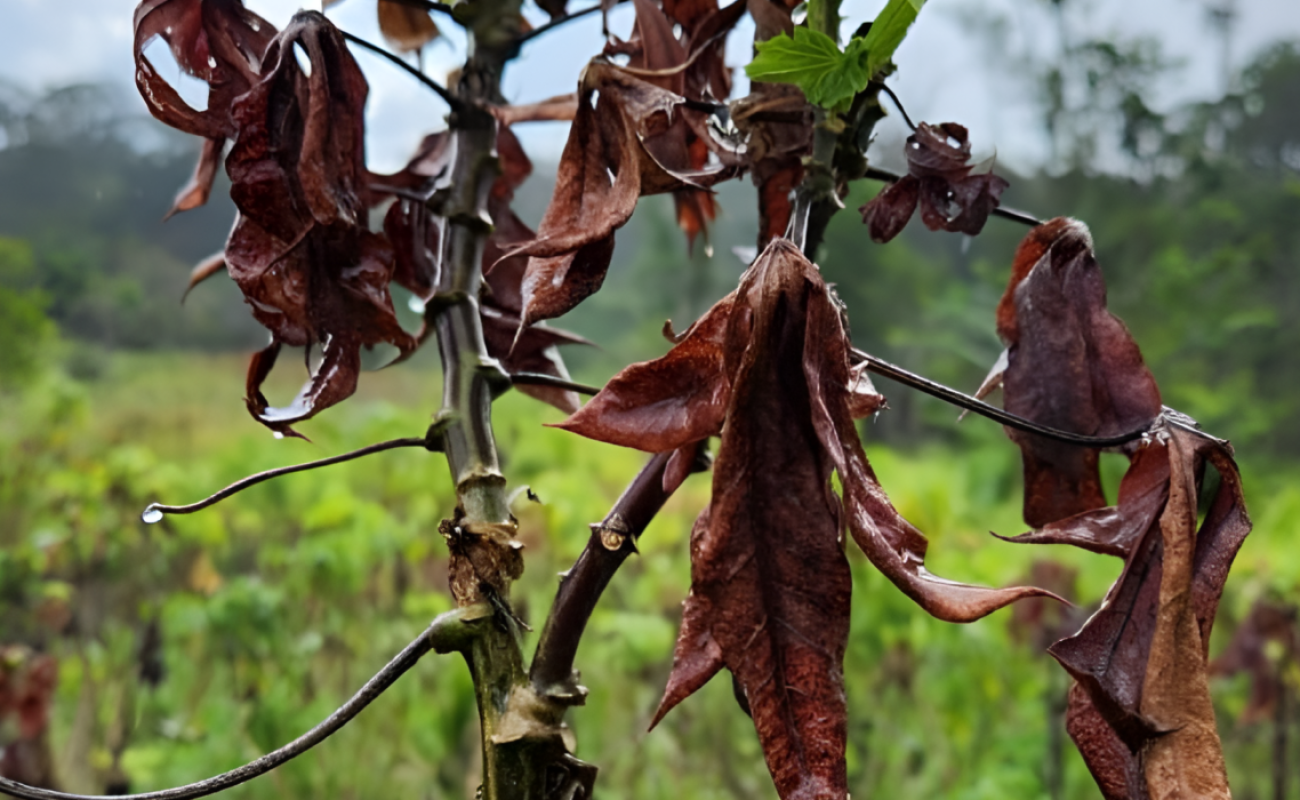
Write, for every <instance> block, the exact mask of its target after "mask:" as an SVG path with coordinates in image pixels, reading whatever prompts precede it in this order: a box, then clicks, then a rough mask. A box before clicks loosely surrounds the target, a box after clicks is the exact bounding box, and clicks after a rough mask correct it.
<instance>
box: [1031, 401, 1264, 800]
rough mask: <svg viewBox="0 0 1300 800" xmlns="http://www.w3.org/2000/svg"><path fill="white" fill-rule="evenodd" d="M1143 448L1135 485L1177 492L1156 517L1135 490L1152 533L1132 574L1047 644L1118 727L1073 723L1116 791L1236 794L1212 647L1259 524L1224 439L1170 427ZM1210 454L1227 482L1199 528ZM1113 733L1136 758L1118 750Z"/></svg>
mask: <svg viewBox="0 0 1300 800" xmlns="http://www.w3.org/2000/svg"><path fill="white" fill-rule="evenodd" d="M1145 449H1146V451H1148V452H1147V453H1144V454H1141V457H1139V458H1136V459H1135V460H1134V461H1133V464H1132V466H1131V467H1130V473H1133V472H1138V473H1145V475H1144V476H1143V477H1142V479H1141V480H1135V483H1146V482H1147V481H1148V480H1157V479H1158V477H1159V476H1160V475H1162V474H1165V475H1168V484H1167V485H1168V489H1167V498H1168V499H1167V500H1166V501H1165V502H1164V503H1163V504H1162V506H1163V507H1162V508H1160V509H1159V511H1158V516H1156V515H1153V514H1151V513H1150V507H1151V506H1152V505H1153V503H1152V500H1151V495H1150V493H1142V492H1135V493H1133V494H1130V495H1129V502H1130V503H1132V504H1133V505H1135V506H1138V508H1136V509H1133V510H1131V511H1130V512H1129V515H1130V516H1131V517H1132V518H1135V519H1136V518H1141V517H1145V518H1146V519H1147V520H1148V523H1149V524H1148V527H1147V529H1146V530H1145V531H1144V532H1142V534H1141V537H1140V538H1139V539H1138V540H1137V541H1136V542H1135V543H1134V544H1133V546H1132V547H1131V548H1130V549H1129V552H1128V557H1127V560H1126V562H1125V566H1124V572H1123V573H1122V574H1121V576H1120V578H1119V580H1118V581H1117V582H1116V583H1115V585H1114V586H1113V587H1112V588H1111V591H1110V592H1109V594H1108V595H1107V597H1106V599H1105V601H1104V603H1103V605H1102V608H1101V610H1100V611H1098V612H1097V613H1096V614H1095V615H1093V617H1092V618H1091V619H1090V620H1089V621H1088V623H1087V624H1086V625H1085V626H1084V627H1083V629H1082V630H1080V631H1079V633H1077V634H1076V635H1074V636H1072V637H1070V638H1068V639H1064V640H1062V641H1060V642H1058V643H1056V644H1055V645H1053V646H1052V647H1051V648H1050V651H1049V652H1051V653H1052V655H1053V656H1055V657H1056V659H1057V660H1058V661H1059V662H1060V663H1061V665H1062V666H1063V667H1065V668H1066V670H1067V671H1069V672H1070V674H1071V675H1073V676H1074V678H1075V679H1076V680H1077V681H1078V682H1079V684H1080V686H1081V687H1082V690H1083V691H1085V692H1086V693H1087V696H1088V699H1089V700H1090V702H1091V704H1092V706H1093V707H1094V709H1095V712H1096V717H1099V718H1100V719H1101V720H1103V721H1104V723H1105V725H1106V726H1108V727H1109V728H1110V729H1111V730H1112V731H1113V735H1105V734H1104V731H1100V732H1099V731H1098V725H1097V722H1096V718H1094V717H1091V716H1088V717H1087V718H1088V719H1089V720H1091V721H1090V722H1089V724H1088V725H1083V724H1082V723H1080V724H1077V725H1076V726H1075V727H1073V728H1071V733H1072V734H1075V732H1076V730H1078V731H1079V732H1080V734H1081V735H1082V738H1080V736H1076V743H1077V744H1078V745H1079V746H1080V748H1081V749H1082V750H1083V751H1084V758H1085V761H1087V762H1088V763H1089V766H1090V767H1091V768H1092V769H1093V770H1094V775H1095V777H1097V780H1098V783H1099V784H1101V785H1102V786H1103V789H1104V790H1105V791H1106V792H1107V795H1108V796H1116V797H1119V796H1123V797H1148V796H1149V797H1151V798H1165V797H1228V796H1230V795H1229V792H1228V783H1227V775H1226V774H1225V772H1224V766H1223V757H1222V753H1221V748H1220V744H1219V739H1218V734H1217V732H1216V728H1215V719H1214V708H1213V705H1212V704H1211V702H1210V694H1209V685H1208V679H1207V649H1208V642H1209V635H1210V629H1211V627H1212V626H1213V623H1214V616H1215V612H1216V611H1217V607H1218V602H1219V597H1220V595H1221V594H1222V591H1223V585H1224V582H1225V581H1226V579H1227V572H1228V568H1229V567H1230V565H1231V563H1232V560H1233V558H1234V557H1235V555H1236V553H1237V550H1238V549H1239V548H1240V546H1241V543H1242V541H1243V540H1244V539H1245V537H1246V534H1247V533H1249V531H1250V520H1249V517H1248V516H1247V514H1246V510H1245V504H1244V499H1243V497H1242V494H1241V479H1240V475H1239V474H1238V472H1237V468H1236V465H1235V463H1234V462H1233V460H1232V456H1231V454H1230V451H1229V450H1228V448H1227V446H1226V443H1223V442H1220V441H1218V440H1215V439H1211V438H1210V437H1207V436H1205V435H1204V434H1200V433H1197V432H1193V431H1191V430H1189V429H1187V428H1184V427H1182V426H1180V425H1177V424H1166V425H1164V426H1163V428H1162V429H1161V430H1160V432H1159V433H1158V434H1157V435H1156V437H1155V440H1154V441H1152V442H1150V443H1149V444H1147V445H1146V447H1145ZM1162 459H1163V461H1164V464H1163V465H1162V464H1161V460H1162ZM1206 462H1208V463H1209V464H1212V465H1213V466H1214V468H1215V469H1216V470H1217V471H1218V472H1219V475H1220V477H1221V481H1220V485H1219V488H1218V490H1217V492H1216V494H1215V497H1214V499H1213V501H1212V502H1211V505H1210V510H1209V512H1208V513H1207V514H1206V516H1205V519H1204V521H1203V522H1202V523H1201V525H1200V526H1199V528H1198V526H1197V497H1198V494H1199V488H1200V485H1201V477H1200V476H1201V474H1202V472H1203V465H1204V464H1205V463H1206ZM1124 515H1125V509H1123V508H1121V509H1120V516H1124ZM1080 538H1083V539H1087V538H1089V536H1088V534H1084V535H1083V536H1081V537H1080ZM1076 702H1077V701H1076ZM1079 713H1080V714H1083V711H1080V712H1079ZM1088 713H1089V714H1091V712H1088ZM1116 738H1118V740H1120V741H1121V742H1122V743H1123V744H1124V746H1125V747H1126V748H1127V751H1128V753H1129V754H1130V756H1131V759H1128V760H1124V759H1117V758H1116V757H1115V755H1114V739H1116ZM1089 748H1096V749H1098V750H1099V752H1095V753H1094V752H1090V751H1089ZM1117 762H1123V763H1122V764H1119V766H1122V767H1123V768H1124V769H1126V770H1127V771H1126V773H1125V776H1124V785H1125V786H1127V787H1129V788H1128V789H1127V790H1126V794H1124V795H1119V794H1113V795H1112V793H1113V792H1115V791H1116V789H1115V786H1117V785H1118V784H1119V779H1118V778H1117V776H1116V772H1115V770H1116V769H1117V767H1116V764H1117ZM1133 787H1139V788H1140V789H1141V790H1143V793H1141V794H1138V793H1136V792H1137V789H1134V788H1133Z"/></svg>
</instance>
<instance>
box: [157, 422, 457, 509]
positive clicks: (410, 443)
mask: <svg viewBox="0 0 1300 800" xmlns="http://www.w3.org/2000/svg"><path fill="white" fill-rule="evenodd" d="M399 447H423V448H425V449H426V450H435V449H437V443H436V442H435V441H434V440H433V438H431V437H430V436H429V435H425V436H420V437H415V436H410V437H407V438H405V439H390V440H388V441H386V442H380V443H378V444H372V445H368V446H366V447H362V448H361V449H359V450H353V451H351V452H348V453H343V454H341V455H337V456H330V457H329V458H322V459H320V460H318V461H308V462H307V463H305V464H294V465H292V466H288V467H276V468H275V469H268V470H266V471H265V472H259V473H257V474H256V475H249V476H248V477H247V478H244V479H242V480H238V481H235V482H234V483H232V484H230V485H229V486H227V487H226V488H224V489H222V490H221V491H219V492H217V493H215V494H213V495H210V496H208V497H205V498H204V499H202V500H200V501H198V502H197V503H190V504H189V505H185V506H168V505H163V504H162V503H150V504H149V506H148V507H146V508H145V510H144V513H143V514H142V517H143V519H144V521H145V522H157V521H158V520H160V519H162V515H163V514H193V513H194V512H195V511H201V510H203V509H205V508H207V507H208V506H210V505H214V504H216V503H219V502H221V501H222V500H225V499H226V498H227V497H230V496H231V495H232V494H236V493H238V492H242V491H244V490H245V489H247V488H248V487H250V486H256V485H257V484H259V483H261V482H262V481H269V480H270V479H272V478H278V477H280V476H281V475H289V474H291V473H294V472H304V471H306V470H309V469H317V468H318V467H328V466H331V465H333V464H341V463H343V462H344V461H351V460H352V459H354V458H361V457H362V456H368V455H371V454H373V453H382V452H383V451H385V450H395V449H397V448H399Z"/></svg>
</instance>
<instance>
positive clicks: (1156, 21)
mask: <svg viewBox="0 0 1300 800" xmlns="http://www.w3.org/2000/svg"><path fill="white" fill-rule="evenodd" d="M884 2H885V0H845V3H844V14H845V17H846V21H845V28H846V34H847V33H848V32H849V31H852V30H853V28H855V27H856V26H857V25H858V24H859V23H860V22H862V21H864V20H867V19H870V18H872V17H874V16H875V15H876V13H877V12H878V11H879V10H880V8H881V7H883V6H884ZM1213 2H1215V3H1217V4H1219V5H1223V4H1224V3H1229V2H1231V0H1213ZM245 4H246V5H247V6H249V7H250V8H252V9H254V10H255V11H257V12H258V13H259V14H261V15H262V16H264V17H266V18H267V19H268V20H270V21H271V22H272V23H274V24H276V25H283V24H284V23H285V22H286V21H287V20H288V19H289V17H290V16H291V15H292V14H293V12H294V11H296V10H297V9H298V8H300V7H306V8H316V9H319V8H320V2H319V0H309V1H308V2H305V3H304V2H302V0H245ZM135 5H136V3H135V0H59V1H58V2H50V0H0V8H3V9H5V13H4V14H3V19H4V20H5V22H4V24H3V26H0V79H4V80H9V81H13V82H17V83H19V84H20V85H23V86H25V87H28V88H31V89H42V88H50V87H54V86H59V85H63V84H67V83H73V82H83V81H115V82H118V83H121V84H123V85H125V86H130V85H131V83H130V82H131V75H132V69H133V68H132V62H131V17H132V11H133V9H134V7H135ZM571 5H572V7H574V8H581V7H585V6H586V5H588V2H586V1H585V0H571ZM629 5H630V4H629ZM629 5H624V6H620V7H618V8H617V9H616V10H615V11H614V12H613V14H612V16H611V23H612V24H611V27H612V28H614V30H615V31H616V32H622V33H624V34H626V32H627V31H628V30H629V29H630V27H631V18H632V15H631V8H630V7H629ZM1067 5H1068V6H1072V7H1073V8H1074V9H1075V10H1074V13H1073V14H1072V15H1071V18H1070V32H1069V35H1071V36H1078V37H1079V38H1083V37H1084V36H1113V35H1120V36H1124V37H1133V36H1151V37H1156V38H1158V39H1159V40H1160V41H1161V43H1162V46H1163V48H1164V52H1165V53H1166V55H1168V56H1171V57H1174V58H1176V59H1179V60H1180V61H1181V62H1182V63H1183V66H1182V68H1181V69H1180V70H1179V71H1178V72H1177V73H1176V74H1174V75H1172V76H1171V78H1170V79H1169V80H1167V81H1165V83H1164V85H1163V86H1162V87H1161V92H1160V94H1159V96H1158V97H1157V104H1158V105H1161V106H1164V107H1169V106H1172V105H1174V104H1176V103H1180V102H1184V101H1187V100H1196V99H1210V98H1213V97H1215V96H1217V95H1218V94H1219V93H1220V92H1221V91H1222V87H1223V70H1222V66H1221V64H1222V53H1223V50H1222V39H1221V38H1220V37H1219V36H1217V35H1216V33H1215V31H1214V29H1213V28H1212V26H1211V25H1210V24H1209V22H1208V19H1209V17H1208V14H1207V10H1206V7H1207V5H1208V2H1207V0H1074V1H1073V2H1072V3H1071V4H1067ZM1235 5H1236V10H1237V17H1236V20H1237V21H1236V24H1235V25H1234V27H1233V30H1232V35H1231V38H1230V40H1229V50H1228V53H1229V58H1230V61H1231V62H1232V63H1233V64H1234V65H1237V66H1240V65H1241V64H1244V63H1247V62H1248V61H1250V60H1251V59H1252V58H1253V57H1254V56H1256V55H1257V54H1258V53H1259V52H1260V51H1261V50H1262V49H1263V48H1265V47H1267V46H1269V45H1271V44H1273V43H1275V42H1277V41H1279V40H1284V39H1293V40H1296V39H1300V2H1297V0H1237V2H1236V4H1235ZM528 13H529V14H530V15H531V16H533V18H534V19H538V20H540V19H544V15H542V14H541V13H540V12H537V10H536V9H531V10H530V11H529V12H528ZM329 15H330V17H331V18H332V19H333V20H334V21H335V22H336V23H337V24H338V25H339V26H340V27H342V28H344V29H346V30H348V31H351V32H353V33H356V34H357V35H359V36H362V37H365V38H368V39H371V40H373V41H376V42H378V41H380V36H379V32H378V29H377V24H376V22H375V0H342V2H339V3H337V4H335V5H333V6H332V7H331V8H330V11H329ZM993 20H1001V21H1002V23H1003V24H1002V28H1001V30H1002V31H1003V32H1004V37H1003V39H1002V40H1000V41H1001V43H1000V44H998V45H996V46H992V47H991V46H990V42H991V41H992V40H991V39H990V37H989V36H987V35H984V34H982V33H981V32H980V31H981V29H982V27H983V26H984V25H986V24H987V23H989V22H990V21H993ZM439 23H440V25H441V27H442V28H443V30H444V31H445V32H446V33H447V34H448V35H447V36H446V37H445V38H444V39H443V40H440V41H439V42H438V43H435V44H434V45H432V46H431V47H430V48H429V51H428V53H427V56H426V60H425V67H426V70H427V71H428V72H429V74H430V75H432V76H433V77H435V78H437V79H439V80H441V79H442V78H444V77H445V75H446V72H447V71H448V70H449V69H452V68H454V67H455V66H456V65H457V64H458V63H459V62H460V61H461V60H462V59H463V57H464V40H463V37H460V36H458V35H457V32H456V31H455V26H454V24H452V23H451V22H450V21H446V20H439ZM751 37H752V27H750V26H749V23H748V20H746V21H745V23H744V24H743V27H742V28H741V29H738V30H737V31H736V32H735V33H733V34H732V36H731V39H730V43H729V62H730V63H732V64H740V63H743V62H744V61H745V60H747V55H748V51H749V42H750V40H751ZM1058 43H1059V39H1058V36H1057V29H1056V26H1055V24H1054V23H1053V21H1052V18H1051V16H1050V12H1049V4H1048V3H1047V2H1045V0H1028V1H1027V0H931V2H929V3H928V4H927V5H926V7H925V8H924V10H923V11H922V13H921V15H920V17H919V19H918V21H917V23H916V25H915V27H914V28H913V31H912V34H911V35H909V36H908V38H907V40H906V41H905V42H904V44H903V46H902V47H901V48H900V50H899V52H898V54H897V56H896V59H895V60H896V62H897V64H898V67H899V70H898V73H897V74H896V75H895V76H894V77H893V78H891V80H890V83H891V85H892V86H893V88H894V89H895V90H896V91H897V92H898V94H899V95H900V96H901V97H902V98H903V101H904V102H905V103H906V104H907V106H908V110H909V112H910V113H911V115H912V116H913V117H914V118H916V119H924V120H929V121H933V122H940V121H947V120H955V121H959V122H962V123H963V124H965V125H967V127H969V128H970V129H971V139H972V142H973V143H974V145H975V150H976V154H977V155H989V154H991V153H993V152H995V151H996V152H997V154H998V157H999V158H1000V159H1004V160H1008V161H1010V162H1011V163H1012V165H1014V166H1022V167H1028V166H1032V165H1034V164H1037V163H1040V162H1041V160H1042V159H1043V158H1044V157H1045V154H1046V149H1045V143H1044V142H1043V141H1042V138H1041V135H1040V133H1039V127H1038V126H1037V125H1036V123H1035V120H1034V117H1033V116H1032V107H1031V106H1030V104H1029V103H1028V101H1027V95H1028V93H1029V91H1030V86H1029V84H1028V83H1027V82H1022V81H1018V80H1015V79H1014V78H1009V77H1008V63H1009V59H1008V58H1007V56H1013V55H1015V54H1019V53H1024V52H1037V53H1040V54H1050V53H1051V52H1052V51H1053V50H1054V49H1055V48H1056V47H1057V46H1058ZM600 46H601V41H600V23H599V19H598V18H597V17H596V16H591V17H588V18H586V19H583V20H579V21H576V22H573V23H570V24H569V25H567V26H564V27H562V28H560V29H559V30H557V31H556V32H554V33H552V34H549V35H548V36H546V37H541V38H539V39H538V40H536V41H535V42H534V43H531V44H529V45H528V46H527V47H526V49H525V51H524V53H523V56H522V58H521V59H520V60H519V61H517V62H515V64H514V65H512V67H511V68H510V69H509V71H508V72H507V74H506V76H505V93H506V95H507V97H508V98H509V99H511V100H512V101H516V102H527V101H530V100H537V99H541V98H544V97H549V96H551V95H554V94H559V93H563V92H567V91H572V89H573V87H574V86H575V84H576V81H577V76H578V73H579V71H580V70H581V68H582V66H583V64H585V63H586V61H587V60H588V58H590V56H591V55H593V54H594V53H596V52H597V51H598V50H599V49H600ZM158 51H161V52H160V53H159V52H158ZM149 52H150V55H151V57H154V56H155V55H157V56H159V57H154V58H153V59H152V60H153V61H154V64H155V65H156V66H157V67H158V68H159V69H160V70H162V71H163V74H164V75H168V74H170V75H171V76H173V77H174V78H177V79H179V78H181V76H180V75H179V74H178V70H177V68H176V67H175V65H174V62H171V61H170V56H169V55H166V48H165V47H160V46H159V44H158V43H157V42H155V46H154V48H153V49H151V50H150V51H149ZM357 59H358V61H359V62H360V63H361V65H362V68H363V69H364V70H365V71H366V74H367V76H368V77H369V80H370V84H371V94H370V102H369V106H368V109H367V113H368V118H369V122H370V131H371V133H370V140H369V154H370V159H371V161H372V167H373V168H376V169H381V170H382V169H388V168H392V167H396V166H398V165H400V164H401V163H404V162H405V160H406V157H407V155H408V154H409V153H410V151H411V150H412V149H413V148H414V146H415V144H416V143H417V142H418V141H419V139H420V137H421V136H422V135H423V134H424V133H425V132H427V131H429V130H433V129H436V128H439V127H441V126H442V121H441V120H442V114H443V113H444V108H443V107H442V106H441V104H440V103H439V101H438V100H437V99H436V98H435V97H433V96H432V95H431V94H430V93H429V92H428V91H427V90H426V89H424V88H422V87H421V86H419V85H418V84H417V83H416V82H415V81H413V80H412V79H411V78H410V77H409V76H407V75H404V74H402V73H400V72H398V71H397V70H396V69H394V68H393V67H392V66H391V65H388V64H386V63H384V62H383V61H381V60H379V59H378V58H376V57H374V56H371V55H369V54H366V53H360V54H358V56H357ZM738 77H740V78H742V81H743V76H741V75H740V74H739V71H738ZM181 82H182V83H183V81H181ZM739 88H741V90H742V91H743V86H741V87H739ZM185 92H186V94H187V96H189V97H194V98H202V96H203V92H202V87H201V86H200V87H194V86H191V87H188V88H186V89H185ZM130 96H131V97H132V98H133V102H136V103H138V102H139V101H138V99H136V98H135V94H134V89H132V90H131V92H130ZM199 102H201V100H200V101H199ZM138 107H139V108H140V109H141V110H143V104H142V103H141V104H140V105H139V106H138ZM890 124H896V123H890ZM529 127H530V128H531V130H528V131H524V132H522V134H523V139H524V142H525V146H526V147H528V149H529V151H530V152H531V153H533V154H534V156H535V157H540V158H547V157H551V158H553V157H555V156H556V155H558V153H559V150H560V148H561V147H562V146H563V139H564V134H565V127H566V126H565V125H563V124H557V123H547V124H541V125H533V126H529Z"/></svg>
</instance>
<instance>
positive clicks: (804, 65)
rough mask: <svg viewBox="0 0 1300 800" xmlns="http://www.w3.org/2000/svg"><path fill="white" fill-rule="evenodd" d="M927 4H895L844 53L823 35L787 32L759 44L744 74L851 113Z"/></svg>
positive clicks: (911, 0)
mask: <svg viewBox="0 0 1300 800" xmlns="http://www.w3.org/2000/svg"><path fill="white" fill-rule="evenodd" d="M923 5H925V0H890V2H889V4H888V5H886V6H885V9H884V11H882V12H880V16H879V17H877V18H876V21H875V22H874V23H872V25H871V29H870V30H869V31H868V32H867V35H866V36H863V37H855V38H853V39H851V40H850V41H849V45H848V48H847V49H845V50H841V49H840V48H839V46H838V45H837V44H836V43H835V40H834V39H832V38H831V37H829V36H827V35H826V34H824V33H822V32H821V31H816V30H812V29H810V28H806V27H797V28H795V29H794V36H793V37H790V36H788V35H786V34H784V33H782V34H780V35H777V36H774V37H772V38H771V39H768V40H767V41H766V42H759V43H758V44H757V48H758V55H756V56H755V57H754V60H753V61H751V62H750V63H749V66H747V67H745V74H747V75H748V76H749V77H750V79H751V80H756V81H767V82H769V83H792V84H794V85H796V86H798V87H799V88H800V89H802V90H803V93H804V95H805V96H807V98H808V102H810V103H813V104H814V105H818V106H821V107H822V108H826V109H831V110H836V111H843V110H846V109H847V108H848V105H849V103H850V102H852V100H853V96H854V95H856V94H857V93H858V92H860V91H862V90H863V89H865V88H867V83H868V82H870V80H871V77H872V76H873V75H875V74H876V72H877V71H879V70H880V68H881V67H883V66H884V65H885V64H886V63H887V62H888V61H889V59H890V57H891V56H892V55H893V54H894V51H895V50H897V49H898V45H899V44H900V43H901V42H902V41H903V37H905V36H906V35H907V30H908V28H909V27H910V26H911V24H912V22H914V21H915V20H916V15H917V12H918V11H920V9H921V6H923Z"/></svg>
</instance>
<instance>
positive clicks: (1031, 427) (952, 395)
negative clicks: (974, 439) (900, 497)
mask: <svg viewBox="0 0 1300 800" xmlns="http://www.w3.org/2000/svg"><path fill="white" fill-rule="evenodd" d="M850 352H851V353H852V356H853V358H855V359H856V360H857V362H858V363H862V364H866V365H867V371H868V372H873V373H875V374H876V375H882V376H884V377H886V378H889V379H890V380H895V381H898V382H899V383H901V384H903V385H905V386H910V387H912V388H913V389H916V390H917V391H920V392H925V393H926V394H928V395H930V396H932V397H937V398H939V399H940V400H943V401H944V402H947V403H952V404H953V405H955V406H958V407H959V408H964V409H966V410H967V411H973V412H974V413H976V414H979V415H980V416H983V417H988V418H989V419H991V420H995V421H997V422H1001V423H1002V424H1003V425H1006V426H1007V427H1008V428H1015V429H1016V430H1019V431H1024V432H1025V433H1034V434H1038V435H1039V436H1045V437H1047V438H1048V439H1055V440H1056V441H1058V442H1067V443H1069V444H1078V445H1084V446H1085V447H1116V446H1118V445H1121V444H1127V443H1129V442H1131V441H1134V440H1136V439H1141V438H1142V437H1143V436H1145V435H1147V434H1148V433H1149V432H1150V431H1151V429H1152V426H1153V425H1154V424H1155V422H1156V420H1152V422H1151V423H1149V424H1147V425H1144V426H1142V427H1141V428H1139V429H1137V430H1134V431H1129V432H1128V433H1122V434H1120V435H1119V436H1083V435H1081V434H1078V433H1070V432H1069V431H1062V430H1057V429H1056V428H1049V427H1047V426H1045V425H1039V424H1038V423H1037V422H1032V421H1030V420H1027V419H1025V418H1024V417H1020V416H1016V415H1015V414H1012V413H1010V412H1007V411H1003V410H1002V409H1000V408H998V407H997V406H993V405H989V404H988V403H985V402H984V401H983V400H976V399H975V398H974V397H971V396H970V395H968V394H964V393H962V392H959V391H957V390H956V389H953V388H952V387H950V386H944V385H943V384H942V383H938V382H936V381H932V380H930V379H929V378H925V377H922V376H920V375H917V374H916V373H915V372H908V371H907V370H905V369H903V368H902V367H900V366H898V365H897V364H891V363H889V362H888V361H885V360H884V359H883V358H876V357H875V356H873V355H871V354H869V353H864V352H863V351H861V350H858V349H857V348H854V349H853V350H852V351H850Z"/></svg>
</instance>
